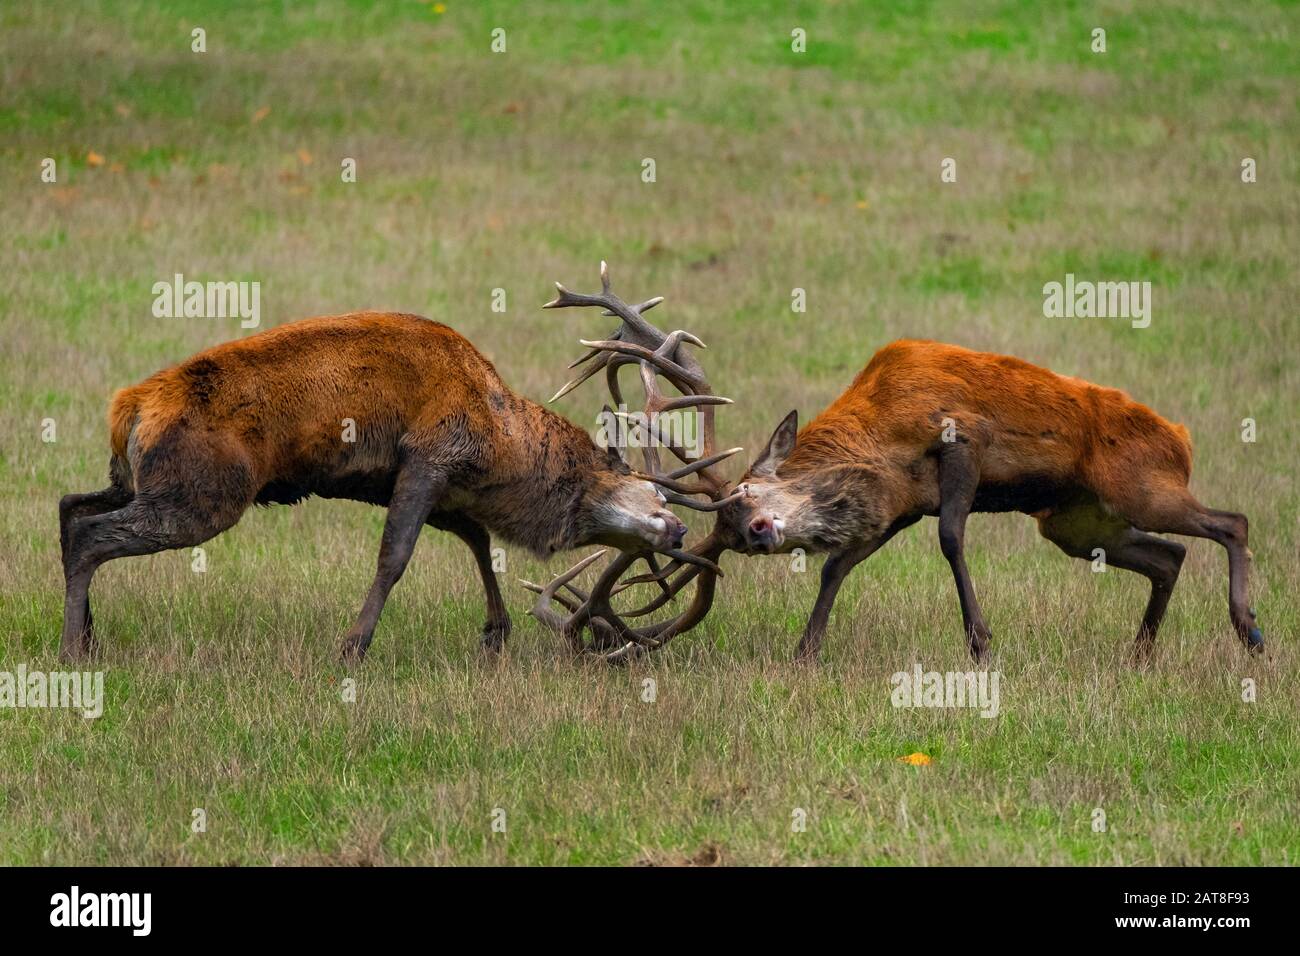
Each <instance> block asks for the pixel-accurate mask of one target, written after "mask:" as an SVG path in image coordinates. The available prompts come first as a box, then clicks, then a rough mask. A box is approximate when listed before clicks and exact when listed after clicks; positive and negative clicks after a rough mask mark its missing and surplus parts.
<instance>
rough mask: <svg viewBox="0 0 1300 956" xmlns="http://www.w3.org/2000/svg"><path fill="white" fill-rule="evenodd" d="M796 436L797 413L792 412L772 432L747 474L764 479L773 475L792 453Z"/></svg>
mask: <svg viewBox="0 0 1300 956" xmlns="http://www.w3.org/2000/svg"><path fill="white" fill-rule="evenodd" d="M798 434H799V412H798V411H793V412H791V413H790V414H789V415H787V416H785V419H784V420H783V421H782V422H781V424H780V425H777V426H776V431H774V432H772V437H771V438H769V439H768V440H767V447H766V448H764V449H763V453H762V454H761V455H759V456H758V458H757V460H755V462H754V464H753V465H751V466H750V469H749V473H750V474H751V475H762V476H764V477H769V476H771V475H775V474H776V470H777V469H778V468H780V467H781V463H782V462H784V461H785V460H786V459H787V458H789V457H790V452H792V451H794V439H795V436H796V435H798Z"/></svg>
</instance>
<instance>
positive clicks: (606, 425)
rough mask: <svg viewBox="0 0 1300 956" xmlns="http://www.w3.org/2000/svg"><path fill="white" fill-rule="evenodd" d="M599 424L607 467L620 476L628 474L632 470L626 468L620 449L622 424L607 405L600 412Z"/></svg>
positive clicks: (626, 464)
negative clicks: (603, 440)
mask: <svg viewBox="0 0 1300 956" xmlns="http://www.w3.org/2000/svg"><path fill="white" fill-rule="evenodd" d="M600 422H601V425H600V431H601V435H602V436H604V439H605V457H606V459H607V460H608V461H609V466H610V467H611V468H613V469H614V470H615V471H617V472H619V473H620V474H624V475H626V474H630V473H631V470H632V469H631V468H630V467H629V466H628V463H627V459H626V458H624V457H623V449H622V447H621V443H622V440H623V423H622V422H621V421H620V420H619V417H618V416H617V415H615V414H614V410H613V409H612V408H610V407H609V406H608V405H606V406H605V407H604V408H602V409H601V410H600Z"/></svg>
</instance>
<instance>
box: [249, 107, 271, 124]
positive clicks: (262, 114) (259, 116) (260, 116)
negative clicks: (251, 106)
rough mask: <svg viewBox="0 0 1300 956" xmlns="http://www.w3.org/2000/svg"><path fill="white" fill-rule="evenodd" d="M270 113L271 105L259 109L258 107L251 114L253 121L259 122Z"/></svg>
mask: <svg viewBox="0 0 1300 956" xmlns="http://www.w3.org/2000/svg"><path fill="white" fill-rule="evenodd" d="M270 115H271V107H269V106H263V107H262V108H261V109H259V110H258V111H257V112H256V113H254V114H253V122H254V123H260V122H262V120H264V119H266V118H267V117H268V116H270Z"/></svg>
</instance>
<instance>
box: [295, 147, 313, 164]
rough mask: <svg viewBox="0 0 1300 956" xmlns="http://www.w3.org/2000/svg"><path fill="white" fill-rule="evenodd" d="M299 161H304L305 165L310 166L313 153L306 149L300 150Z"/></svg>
mask: <svg viewBox="0 0 1300 956" xmlns="http://www.w3.org/2000/svg"><path fill="white" fill-rule="evenodd" d="M298 162H300V163H302V164H303V165H304V166H310V165H311V153H309V152H307V150H305V149H300V150H298Z"/></svg>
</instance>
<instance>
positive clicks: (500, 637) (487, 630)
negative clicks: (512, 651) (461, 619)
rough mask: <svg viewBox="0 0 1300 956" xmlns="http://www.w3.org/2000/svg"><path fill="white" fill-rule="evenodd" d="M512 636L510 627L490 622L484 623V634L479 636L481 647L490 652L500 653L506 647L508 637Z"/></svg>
mask: <svg viewBox="0 0 1300 956" xmlns="http://www.w3.org/2000/svg"><path fill="white" fill-rule="evenodd" d="M509 636H510V628H508V627H507V628H499V627H493V626H492V625H490V624H484V625H483V631H482V636H481V637H480V638H479V647H481V648H482V649H483V650H484V651H486V652H487V653H489V654H500V653H501V652H502V651H503V650H505V647H506V638H507V637H509Z"/></svg>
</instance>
